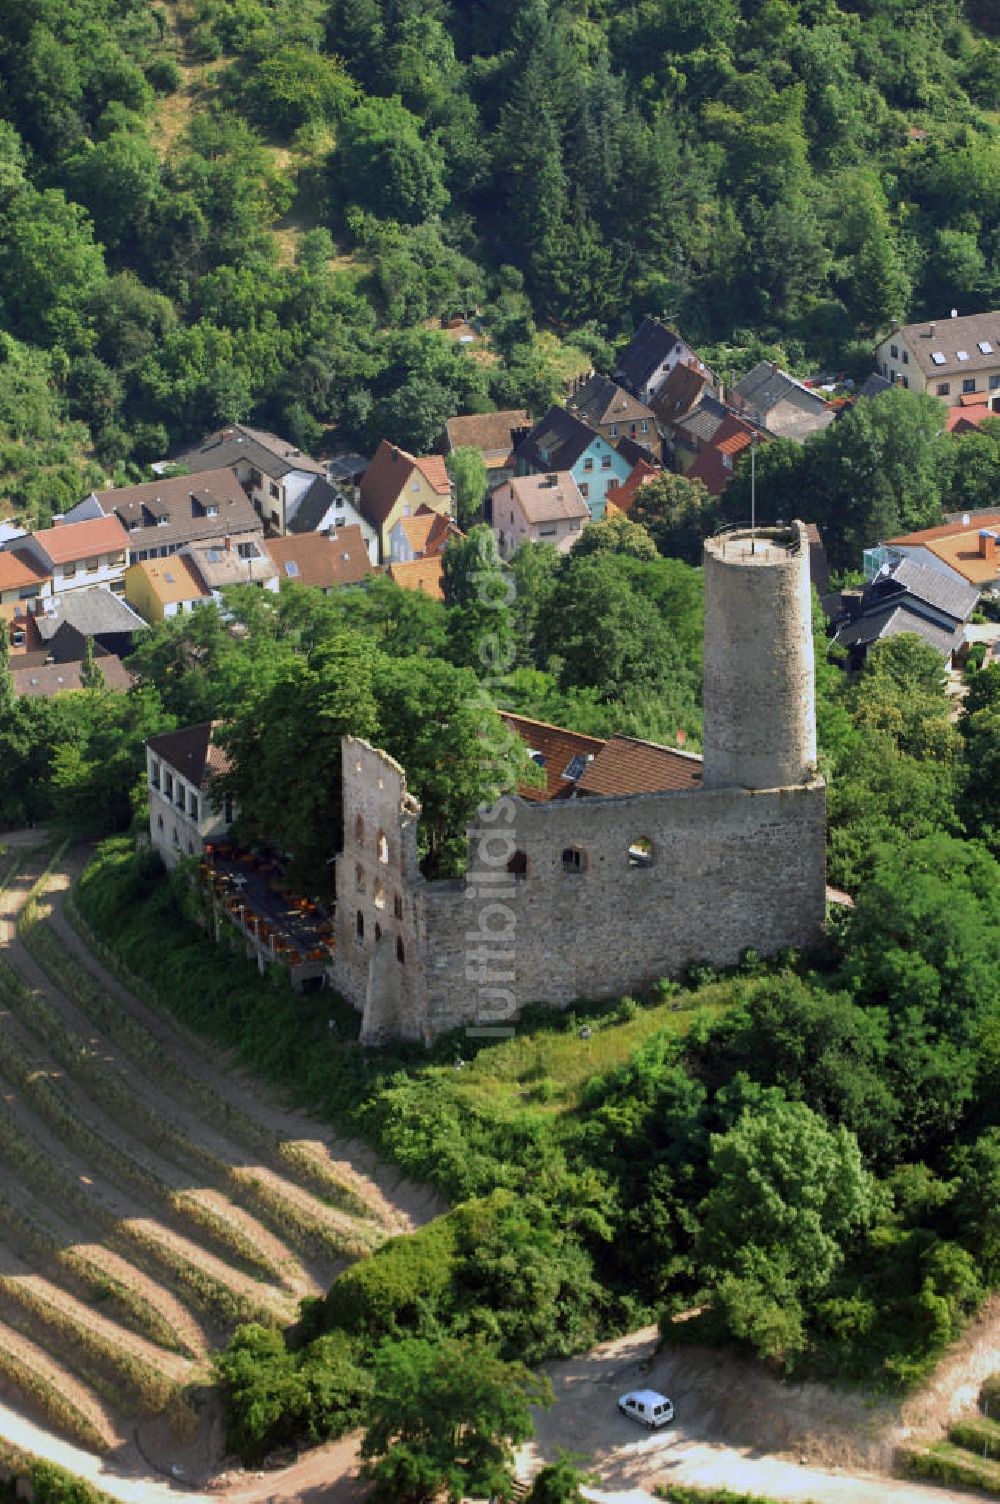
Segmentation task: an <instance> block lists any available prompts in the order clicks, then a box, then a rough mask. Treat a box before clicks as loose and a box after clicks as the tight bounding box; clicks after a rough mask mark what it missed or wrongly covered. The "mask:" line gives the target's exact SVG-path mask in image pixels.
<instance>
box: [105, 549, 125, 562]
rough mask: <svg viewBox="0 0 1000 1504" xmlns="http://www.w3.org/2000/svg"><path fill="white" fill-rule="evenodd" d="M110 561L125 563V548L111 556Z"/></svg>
mask: <svg viewBox="0 0 1000 1504" xmlns="http://www.w3.org/2000/svg"><path fill="white" fill-rule="evenodd" d="M108 562H109V563H110V564H124V563H125V550H124V549H122V550H121V551H120V552H119V553H117V554H112V555H111V558H110V559H109V561H108Z"/></svg>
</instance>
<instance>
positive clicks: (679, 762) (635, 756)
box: [577, 736, 702, 794]
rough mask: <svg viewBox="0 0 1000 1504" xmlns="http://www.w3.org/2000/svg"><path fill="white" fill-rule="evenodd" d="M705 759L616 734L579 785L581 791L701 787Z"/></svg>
mask: <svg viewBox="0 0 1000 1504" xmlns="http://www.w3.org/2000/svg"><path fill="white" fill-rule="evenodd" d="M701 767H702V763H701V758H700V757H698V756H697V755H696V753H694V752H681V751H680V750H679V749H678V748H677V747H663V746H661V745H660V744H659V743H658V742H644V741H640V740H639V738H638V737H635V736H613V737H612V738H611V740H610V741H609V742H607V743H606V744H605V746H604V747H602V749H601V751H600V752H599V753H598V754H597V756H596V757H595V758H594V761H593V762H592V763H591V764H590V766H589V767H588V768H587V771H586V772H585V773H584V775H583V777H582V778H581V779H580V781H579V783H578V784H577V788H578V789H579V791H580V793H581V794H659V793H662V792H663V791H664V790H666V789H697V788H700V787H701Z"/></svg>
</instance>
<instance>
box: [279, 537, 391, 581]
mask: <svg viewBox="0 0 1000 1504" xmlns="http://www.w3.org/2000/svg"><path fill="white" fill-rule="evenodd" d="M264 547H265V548H266V549H267V551H268V553H269V554H270V555H271V558H272V560H273V562H274V567H275V568H276V569H277V571H278V579H279V580H280V581H281V583H282V584H285V583H290V582H294V583H295V584H296V585H315V586H318V587H319V588H320V589H321V590H329V589H331V588H332V587H333V586H335V585H357V584H358V583H359V582H360V581H361V580H365V579H367V578H368V576H369V575H370V574H371V572H372V566H371V561H370V559H369V558H368V550H367V548H366V547H365V540H364V538H363V536H362V533H361V529H360V528H359V527H358V526H356V525H352V526H351V527H342V528H338V529H337V531H336V532H335V533H330V534H329V535H327V534H326V533H290V534H289V535H288V537H286V538H268V539H267V540H266V541H265V544H264ZM289 565H291V566H292V568H291V569H289V567H288V566H289Z"/></svg>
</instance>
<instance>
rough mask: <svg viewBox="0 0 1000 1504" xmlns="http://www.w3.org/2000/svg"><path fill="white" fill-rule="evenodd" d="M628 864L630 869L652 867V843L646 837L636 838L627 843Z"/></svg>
mask: <svg viewBox="0 0 1000 1504" xmlns="http://www.w3.org/2000/svg"><path fill="white" fill-rule="evenodd" d="M628 864H629V866H630V867H651V866H652V865H653V843H652V841H651V840H650V839H649V837H648V836H637V837H636V839H635V840H634V841H629V843H628Z"/></svg>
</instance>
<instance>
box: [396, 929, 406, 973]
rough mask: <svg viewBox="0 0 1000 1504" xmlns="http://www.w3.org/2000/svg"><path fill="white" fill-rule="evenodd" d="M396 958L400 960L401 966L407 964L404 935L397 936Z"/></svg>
mask: <svg viewBox="0 0 1000 1504" xmlns="http://www.w3.org/2000/svg"><path fill="white" fill-rule="evenodd" d="M396 960H397V961H398V962H399V964H400V966H405V965H406V951H405V950H404V949H403V937H402V935H397V936H396Z"/></svg>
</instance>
